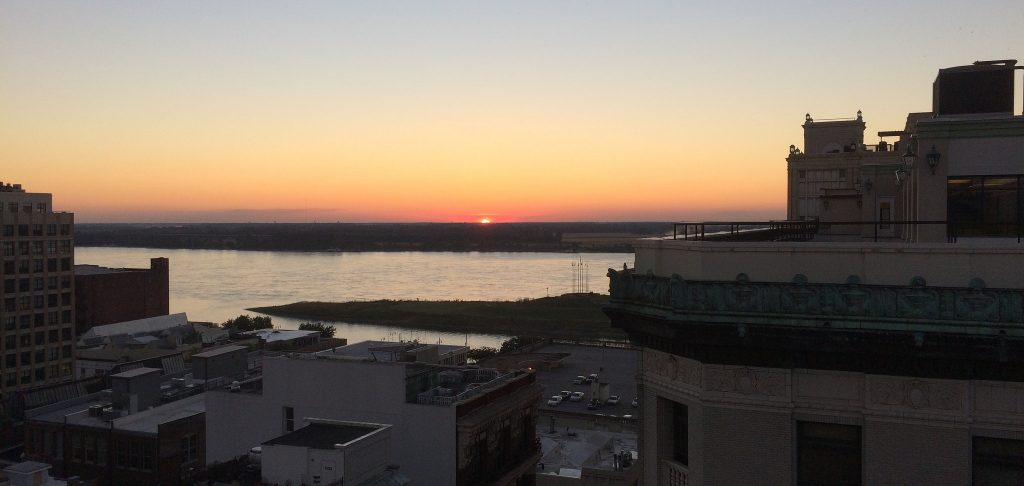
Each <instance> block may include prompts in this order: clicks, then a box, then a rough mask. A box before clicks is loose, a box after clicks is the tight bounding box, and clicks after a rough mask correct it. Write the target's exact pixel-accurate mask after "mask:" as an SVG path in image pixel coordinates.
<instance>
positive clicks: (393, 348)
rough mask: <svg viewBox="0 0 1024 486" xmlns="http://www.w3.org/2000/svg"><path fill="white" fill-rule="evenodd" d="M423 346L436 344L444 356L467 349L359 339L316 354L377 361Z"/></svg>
mask: <svg viewBox="0 0 1024 486" xmlns="http://www.w3.org/2000/svg"><path fill="white" fill-rule="evenodd" d="M425 346H437V355H438V357H442V358H443V357H445V356H446V355H448V354H450V353H455V352H458V351H461V350H464V349H465V350H468V349H469V348H467V347H466V346H454V345H451V344H429V343H427V344H423V343H420V344H417V343H402V342H394V341H361V342H358V343H352V344H349V345H347V346H339V347H337V348H333V349H327V350H324V351H320V352H318V353H317V354H318V355H323V356H331V355H334V356H347V357H354V358H373V359H376V360H377V361H399V360H393V359H392V357H393V355H394V354H395V353H400V354H404V353H405V352H407V351H413V350H416V349H419V348H422V347H425Z"/></svg>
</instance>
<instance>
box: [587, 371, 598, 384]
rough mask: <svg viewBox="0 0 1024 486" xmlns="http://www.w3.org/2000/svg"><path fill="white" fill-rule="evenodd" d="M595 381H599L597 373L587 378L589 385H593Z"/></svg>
mask: <svg viewBox="0 0 1024 486" xmlns="http://www.w3.org/2000/svg"><path fill="white" fill-rule="evenodd" d="M595 381H597V373H591V374H590V376H588V377H587V383H593V382H595Z"/></svg>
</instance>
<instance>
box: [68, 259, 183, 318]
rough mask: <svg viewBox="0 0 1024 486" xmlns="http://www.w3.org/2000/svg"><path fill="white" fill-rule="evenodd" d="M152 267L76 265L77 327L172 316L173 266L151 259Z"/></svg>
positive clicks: (165, 260)
mask: <svg viewBox="0 0 1024 486" xmlns="http://www.w3.org/2000/svg"><path fill="white" fill-rule="evenodd" d="M149 262H150V263H149V268H107V267H101V266H97V265H75V327H76V329H77V333H78V334H79V335H81V334H84V333H85V332H86V331H88V330H89V329H90V328H92V327H93V326H102V325H104V324H113V323H115V322H125V321H134V320H138V319H145V318H147V317H157V316H165V315H167V314H169V313H170V265H169V263H168V260H167V259H166V258H151V259H150V261H149Z"/></svg>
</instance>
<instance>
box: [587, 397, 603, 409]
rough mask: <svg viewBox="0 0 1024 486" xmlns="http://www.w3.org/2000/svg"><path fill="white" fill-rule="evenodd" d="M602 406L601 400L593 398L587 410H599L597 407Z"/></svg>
mask: <svg viewBox="0 0 1024 486" xmlns="http://www.w3.org/2000/svg"><path fill="white" fill-rule="evenodd" d="M600 406H601V402H599V401H598V400H597V399H596V398H595V399H593V400H591V401H590V402H589V403H587V410H597V407H600Z"/></svg>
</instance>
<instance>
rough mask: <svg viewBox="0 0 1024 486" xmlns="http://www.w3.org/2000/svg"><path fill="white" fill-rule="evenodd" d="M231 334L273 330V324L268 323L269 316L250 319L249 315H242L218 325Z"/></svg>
mask: <svg viewBox="0 0 1024 486" xmlns="http://www.w3.org/2000/svg"><path fill="white" fill-rule="evenodd" d="M220 327H223V328H224V329H227V330H229V331H231V332H247V331H255V330H257V329H273V328H274V324H273V323H271V322H270V317H269V316H256V317H252V316H250V315H249V314H242V315H240V316H238V317H236V318H234V319H228V320H226V321H224V323H222V324H221V325H220Z"/></svg>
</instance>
